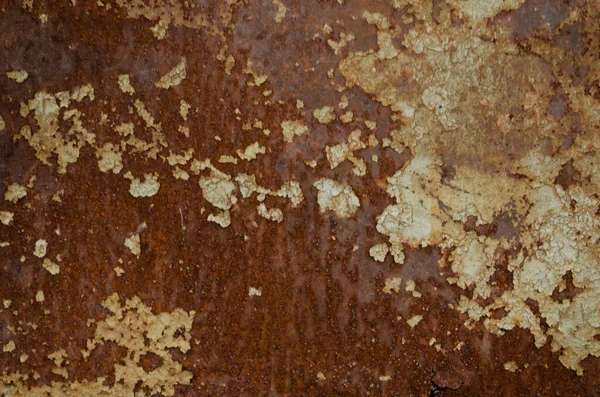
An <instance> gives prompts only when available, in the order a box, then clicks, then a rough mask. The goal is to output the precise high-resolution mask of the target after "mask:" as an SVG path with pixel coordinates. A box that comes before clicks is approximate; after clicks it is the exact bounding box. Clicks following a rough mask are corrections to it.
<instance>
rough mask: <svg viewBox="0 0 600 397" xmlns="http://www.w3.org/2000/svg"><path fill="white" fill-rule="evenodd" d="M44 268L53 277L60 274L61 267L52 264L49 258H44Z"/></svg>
mask: <svg viewBox="0 0 600 397" xmlns="http://www.w3.org/2000/svg"><path fill="white" fill-rule="evenodd" d="M42 267H43V268H44V269H46V270H47V271H48V273H50V274H52V275H53V276H56V275H57V274H58V273H60V266H58V265H57V264H56V263H54V262H52V261H51V260H50V259H48V258H44V261H43V262H42Z"/></svg>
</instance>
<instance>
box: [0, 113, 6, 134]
mask: <svg viewBox="0 0 600 397" xmlns="http://www.w3.org/2000/svg"><path fill="white" fill-rule="evenodd" d="M5 128H6V122H5V121H4V119H3V118H2V116H0V132H2V131H4V129H5Z"/></svg>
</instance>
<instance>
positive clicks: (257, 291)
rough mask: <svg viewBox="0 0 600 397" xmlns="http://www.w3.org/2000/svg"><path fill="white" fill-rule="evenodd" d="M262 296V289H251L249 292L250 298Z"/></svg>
mask: <svg viewBox="0 0 600 397" xmlns="http://www.w3.org/2000/svg"><path fill="white" fill-rule="evenodd" d="M261 295H262V289H260V288H254V287H250V289H249V290H248V296H261Z"/></svg>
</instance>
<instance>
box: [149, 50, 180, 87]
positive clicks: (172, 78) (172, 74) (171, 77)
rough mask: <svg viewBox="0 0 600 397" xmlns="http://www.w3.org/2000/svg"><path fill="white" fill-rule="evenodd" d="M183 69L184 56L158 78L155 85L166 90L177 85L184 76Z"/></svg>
mask: <svg viewBox="0 0 600 397" xmlns="http://www.w3.org/2000/svg"><path fill="white" fill-rule="evenodd" d="M185 69H186V62H185V58H182V60H181V62H179V63H178V64H177V65H175V67H173V69H171V70H170V71H169V72H168V73H167V74H165V75H164V76H162V77H161V78H160V80H159V81H158V82H157V83H156V84H155V85H156V87H158V88H163V89H165V90H168V89H169V88H171V87H175V86H178V85H179V84H181V82H182V81H183V80H185V78H186V70H185Z"/></svg>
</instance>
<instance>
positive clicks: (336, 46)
mask: <svg viewBox="0 0 600 397" xmlns="http://www.w3.org/2000/svg"><path fill="white" fill-rule="evenodd" d="M355 38H356V37H355V36H354V34H353V33H349V34H346V33H344V32H341V33H340V40H339V41H335V40H332V39H328V40H327V44H329V47H331V48H332V49H333V52H334V54H335V55H339V54H340V52H341V51H342V49H343V48H344V47H346V46H347V45H348V43H349V42H351V41H353V40H354V39H355Z"/></svg>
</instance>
